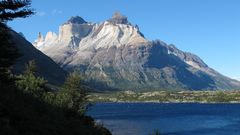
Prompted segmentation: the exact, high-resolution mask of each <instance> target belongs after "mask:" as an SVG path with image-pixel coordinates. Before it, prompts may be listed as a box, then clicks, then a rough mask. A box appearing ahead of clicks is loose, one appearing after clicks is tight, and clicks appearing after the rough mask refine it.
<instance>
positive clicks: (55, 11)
mask: <svg viewBox="0 0 240 135" xmlns="http://www.w3.org/2000/svg"><path fill="white" fill-rule="evenodd" d="M62 13H63V12H62V11H61V10H57V9H54V10H53V11H52V12H51V14H52V15H57V14H62Z"/></svg>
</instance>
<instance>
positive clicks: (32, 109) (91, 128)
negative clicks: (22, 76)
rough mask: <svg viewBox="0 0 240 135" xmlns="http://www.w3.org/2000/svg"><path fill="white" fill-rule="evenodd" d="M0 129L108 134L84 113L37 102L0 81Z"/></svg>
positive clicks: (27, 133) (31, 134)
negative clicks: (83, 114)
mask: <svg viewBox="0 0 240 135" xmlns="http://www.w3.org/2000/svg"><path fill="white" fill-rule="evenodd" d="M0 90H1V94H0V132H1V134H3V135H77V134H78V135H110V134H111V133H110V132H109V131H108V130H107V129H105V128H103V127H102V126H101V125H96V124H95V123H94V120H93V119H92V118H91V117H88V116H80V115H78V114H77V113H75V112H71V111H69V110H66V109H62V108H58V107H56V106H53V105H51V104H47V103H45V102H43V101H40V100H39V99H37V98H34V97H32V96H31V95H28V94H26V93H23V92H22V91H21V90H17V89H16V88H15V87H14V86H13V85H12V86H9V85H5V84H2V83H0Z"/></svg>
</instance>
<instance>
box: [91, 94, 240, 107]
mask: <svg viewBox="0 0 240 135" xmlns="http://www.w3.org/2000/svg"><path fill="white" fill-rule="evenodd" d="M89 99H90V101H92V102H115V103H199V104H209V103H211V104H220V103H222V104H224V103H232V104H238V103H240V91H153V92H134V91H122V92H113V93H92V94H91V95H90V97H89Z"/></svg>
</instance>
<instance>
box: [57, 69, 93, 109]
mask: <svg viewBox="0 0 240 135" xmlns="http://www.w3.org/2000/svg"><path fill="white" fill-rule="evenodd" d="M87 97H88V93H87V90H86V88H85V87H84V85H83V84H82V79H81V75H80V73H79V72H76V71H74V72H73V73H70V74H69V76H68V77H67V78H66V81H65V83H64V85H63V88H62V90H61V91H60V92H59V94H58V96H57V100H58V103H59V105H60V106H62V107H65V108H68V109H70V110H72V111H74V112H78V113H79V114H84V113H85V112H86V110H87V108H88V105H89V102H88V98H87Z"/></svg>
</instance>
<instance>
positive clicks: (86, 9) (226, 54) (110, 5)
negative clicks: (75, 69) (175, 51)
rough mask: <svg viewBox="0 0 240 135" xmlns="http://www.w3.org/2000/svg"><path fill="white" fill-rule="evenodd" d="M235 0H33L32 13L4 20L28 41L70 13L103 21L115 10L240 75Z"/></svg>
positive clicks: (151, 35)
mask: <svg viewBox="0 0 240 135" xmlns="http://www.w3.org/2000/svg"><path fill="white" fill-rule="evenodd" d="M239 6H240V0H33V2H32V8H34V9H35V10H36V12H37V14H36V15H34V16H32V17H29V18H26V19H16V20H14V21H12V22H9V23H8V24H9V25H10V26H11V27H12V28H13V29H14V30H16V31H18V32H22V33H23V34H24V35H25V37H26V38H27V39H28V40H29V41H31V42H32V41H33V40H35V39H36V37H37V34H38V32H42V33H43V34H46V32H47V31H54V32H58V27H59V25H61V24H63V23H64V22H65V21H66V20H68V19H69V18H70V17H71V16H76V15H79V16H81V17H83V18H84V19H85V20H86V21H90V22H102V21H104V20H106V19H108V18H110V17H111V16H112V14H113V13H114V12H115V11H119V12H121V13H122V14H124V15H126V16H127V17H128V19H129V21H130V22H131V23H133V24H137V25H138V26H139V27H140V30H141V32H142V33H143V34H144V35H145V37H146V38H147V39H149V40H155V39H160V40H162V41H165V42H166V43H168V44H174V45H176V47H178V48H179V49H181V50H183V51H188V52H192V53H194V54H197V55H198V56H199V57H201V58H202V59H203V60H204V61H205V62H206V63H207V64H208V65H209V66H210V67H212V68H214V69H216V70H217V71H219V72H220V73H222V74H224V75H227V76H230V77H234V78H235V77H238V78H240V61H239V59H238V58H240V53H239V52H240V8H239Z"/></svg>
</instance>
